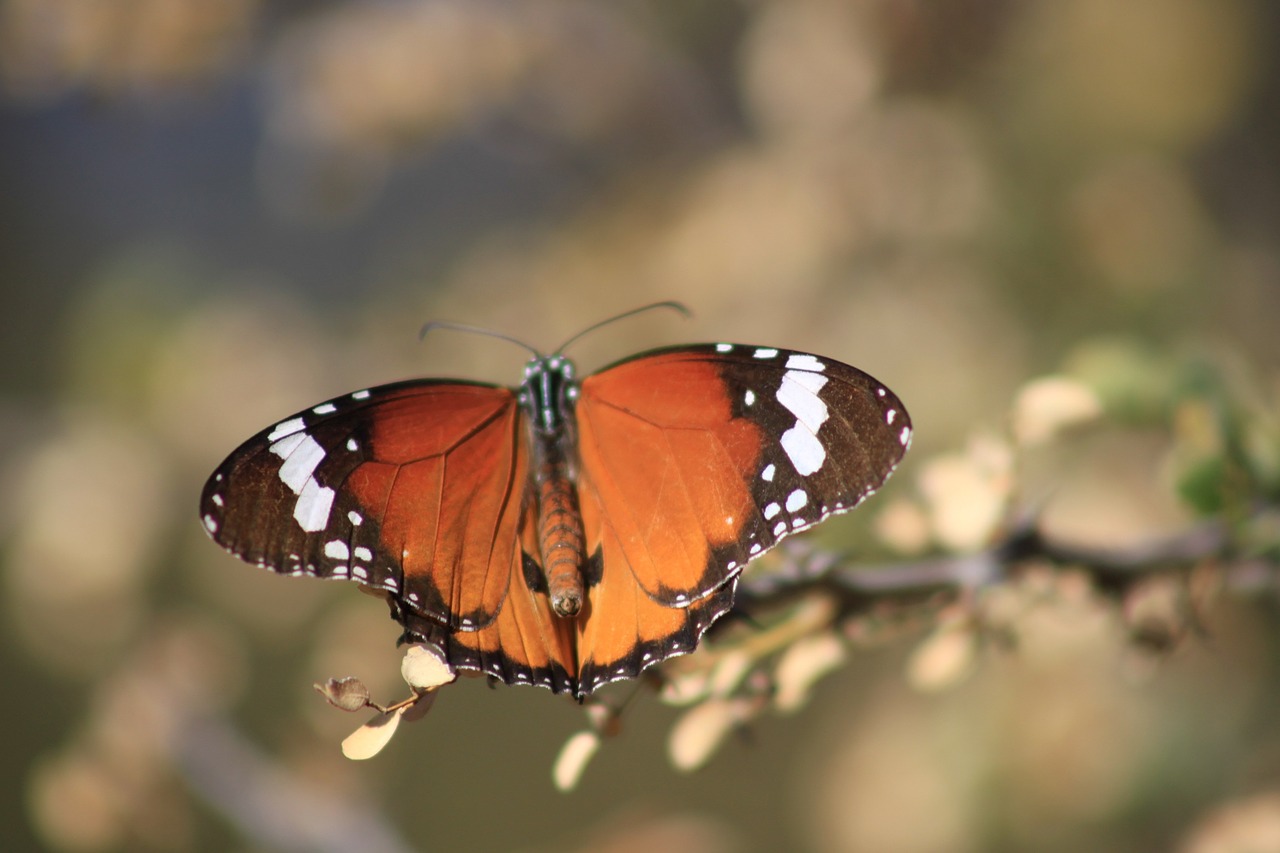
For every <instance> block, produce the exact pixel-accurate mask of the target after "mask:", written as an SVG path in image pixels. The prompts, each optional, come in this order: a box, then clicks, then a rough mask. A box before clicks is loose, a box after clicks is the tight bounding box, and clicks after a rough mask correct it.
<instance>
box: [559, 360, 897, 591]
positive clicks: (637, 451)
mask: <svg viewBox="0 0 1280 853" xmlns="http://www.w3.org/2000/svg"><path fill="white" fill-rule="evenodd" d="M577 415H578V429H579V447H580V450H579V452H580V456H581V461H582V470H581V473H580V475H579V481H580V494H581V495H582V496H583V519H584V522H586V524H587V531H588V533H587V535H588V539H591V538H592V536H593V532H594V534H595V536H596V538H598V539H599V538H604V537H603V535H602V534H601V533H599V532H598V528H601V527H603V528H607V529H608V530H609V531H611V533H612V534H613V536H614V537H615V540H616V542H617V549H618V553H617V554H614V555H611V554H609V553H607V552H606V554H605V565H606V566H609V567H612V566H613V565H614V564H622V565H625V566H626V567H627V568H629V570H630V571H631V572H632V574H634V576H635V577H636V580H637V582H638V583H639V585H640V587H641V588H642V589H644V591H645V592H646V593H647V594H648V595H649V596H651V597H652V598H653V599H654V600H656V601H658V602H660V603H663V604H666V605H669V606H676V607H680V606H686V605H688V604H689V603H690V602H692V601H697V600H699V599H701V598H702V597H704V596H706V595H708V594H709V593H710V592H712V591H713V590H715V589H717V588H719V587H720V586H721V585H723V584H724V583H726V582H727V581H728V580H729V579H731V578H733V577H734V576H736V575H737V573H738V572H740V571H741V570H742V568H743V567H744V566H745V565H746V564H747V562H749V561H750V560H752V559H754V558H755V557H756V556H758V555H759V554H761V553H763V552H764V551H765V550H767V549H768V548H770V547H772V546H773V545H774V544H776V543H777V542H778V541H779V540H781V539H782V538H784V537H786V536H788V535H790V534H791V533H795V532H797V531H799V530H803V529H805V528H807V527H810V526H812V525H813V524H815V523H817V522H818V521H821V520H822V519H823V518H826V517H827V516H828V515H830V514H832V513H835V512H844V511H847V510H849V509H852V508H853V507H854V506H856V505H857V504H858V503H859V502H861V501H862V500H863V499H864V498H865V497H867V496H868V495H869V494H871V493H872V492H873V491H875V490H876V489H877V488H878V487H879V486H880V485H881V484H882V483H883V482H884V481H885V479H886V478H887V477H888V476H889V474H890V473H891V472H892V471H893V469H894V467H895V466H896V465H897V463H898V461H899V460H900V459H901V458H902V455H903V454H904V453H905V452H906V448H907V444H908V443H909V441H910V436H911V422H910V419H909V418H908V417H907V414H906V410H905V409H904V408H903V406H902V403H901V402H900V401H899V400H898V398H897V397H896V396H894V395H893V393H892V392H890V391H889V390H888V389H887V388H885V387H884V386H883V385H882V384H880V383H879V382H878V381H876V380H875V379H873V378H872V377H870V376H868V375H867V374H865V373H863V372H862V371H860V370H858V369H856V368H853V367H850V366H848V365H846V364H841V363H840V362H837V361H832V360H830V359H825V358H820V357H817V356H813V355H809V354H806V353H800V352H793V351H789V350H779V349H774V348H766V347H751V346H742V345H729V344H716V345H705V346H694V347H678V348H672V349H667V350H658V351H655V352H651V353H646V354H644V355H641V356H638V357H636V358H634V359H629V360H627V361H624V362H621V363H619V364H617V365H615V366H613V367H611V368H608V369H606V370H603V371H601V372H600V373H598V374H595V375H593V376H589V377H587V378H586V379H585V380H584V381H583V383H582V390H581V394H580V395H579V400H578V405H577Z"/></svg>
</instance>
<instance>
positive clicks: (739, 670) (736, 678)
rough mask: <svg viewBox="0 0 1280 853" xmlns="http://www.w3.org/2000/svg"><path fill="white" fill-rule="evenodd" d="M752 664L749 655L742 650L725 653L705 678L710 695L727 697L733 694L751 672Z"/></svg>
mask: <svg viewBox="0 0 1280 853" xmlns="http://www.w3.org/2000/svg"><path fill="white" fill-rule="evenodd" d="M753 663H754V661H753V660H752V658H751V655H750V654H748V653H747V652H746V651H744V650H742V649H734V650H733V651H730V652H727V653H726V654H725V655H724V656H723V657H721V658H720V660H718V661H717V662H716V665H715V666H713V667H712V668H711V674H710V676H708V678H707V687H708V688H709V689H710V691H711V695H712V696H728V695H729V694H731V693H733V691H734V690H736V689H737V687H738V685H739V684H741V683H742V679H743V678H745V677H746V675H747V673H748V672H750V671H751V666H752V664H753Z"/></svg>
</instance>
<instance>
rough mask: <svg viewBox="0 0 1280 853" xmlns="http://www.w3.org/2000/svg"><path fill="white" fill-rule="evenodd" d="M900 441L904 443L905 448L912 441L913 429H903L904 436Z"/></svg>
mask: <svg viewBox="0 0 1280 853" xmlns="http://www.w3.org/2000/svg"><path fill="white" fill-rule="evenodd" d="M898 440H899V441H901V442H902V446H903V447H906V446H907V443H908V442H909V441H911V427H903V428H902V435H901V437H899V439H898Z"/></svg>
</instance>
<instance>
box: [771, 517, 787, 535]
mask: <svg viewBox="0 0 1280 853" xmlns="http://www.w3.org/2000/svg"><path fill="white" fill-rule="evenodd" d="M786 529H787V523H786V522H785V521H779V522H778V523H777V524H776V525H774V528H773V535H774V536H781V535H782V531H784V530H786Z"/></svg>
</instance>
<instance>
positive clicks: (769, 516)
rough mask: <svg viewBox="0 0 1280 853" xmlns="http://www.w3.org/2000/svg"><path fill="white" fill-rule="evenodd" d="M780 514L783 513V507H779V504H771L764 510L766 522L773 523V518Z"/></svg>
mask: <svg viewBox="0 0 1280 853" xmlns="http://www.w3.org/2000/svg"><path fill="white" fill-rule="evenodd" d="M780 512H782V507H780V506H778V504H777V503H771V504H769V505H768V506H767V507H765V508H764V520H765V521H772V520H773V517H774V516H775V515H777V514H778V513H780Z"/></svg>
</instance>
